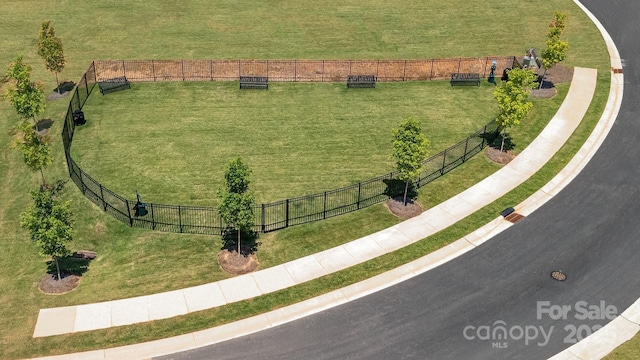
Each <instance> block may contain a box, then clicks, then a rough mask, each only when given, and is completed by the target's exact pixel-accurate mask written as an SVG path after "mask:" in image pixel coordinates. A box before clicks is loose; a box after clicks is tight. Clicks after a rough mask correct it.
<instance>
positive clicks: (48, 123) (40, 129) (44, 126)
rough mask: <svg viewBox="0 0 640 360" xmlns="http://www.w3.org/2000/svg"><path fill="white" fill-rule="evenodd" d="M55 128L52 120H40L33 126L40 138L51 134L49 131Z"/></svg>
mask: <svg viewBox="0 0 640 360" xmlns="http://www.w3.org/2000/svg"><path fill="white" fill-rule="evenodd" d="M52 126H53V120H51V119H40V120H38V122H37V123H36V124H35V125H34V126H33V130H35V132H36V134H38V135H40V136H44V135H46V134H47V133H48V132H49V129H51V127H52Z"/></svg>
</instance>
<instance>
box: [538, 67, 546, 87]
mask: <svg viewBox="0 0 640 360" xmlns="http://www.w3.org/2000/svg"><path fill="white" fill-rule="evenodd" d="M545 76H547V69H544V72H543V73H542V79H540V86H538V90H540V89H542V84H544V77H545Z"/></svg>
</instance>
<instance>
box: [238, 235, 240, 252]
mask: <svg viewBox="0 0 640 360" xmlns="http://www.w3.org/2000/svg"><path fill="white" fill-rule="evenodd" d="M238 255H240V229H238Z"/></svg>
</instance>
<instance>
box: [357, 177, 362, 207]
mask: <svg viewBox="0 0 640 360" xmlns="http://www.w3.org/2000/svg"><path fill="white" fill-rule="evenodd" d="M361 188H362V183H361V182H359V183H358V201H357V202H356V204H357V205H356V208H357V209H358V210H360V190H361Z"/></svg>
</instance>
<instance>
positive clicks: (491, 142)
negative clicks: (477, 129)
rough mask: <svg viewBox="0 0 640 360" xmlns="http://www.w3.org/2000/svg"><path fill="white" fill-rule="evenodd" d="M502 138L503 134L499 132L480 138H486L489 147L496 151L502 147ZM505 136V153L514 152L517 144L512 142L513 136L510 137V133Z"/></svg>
mask: <svg viewBox="0 0 640 360" xmlns="http://www.w3.org/2000/svg"><path fill="white" fill-rule="evenodd" d="M502 136H503V133H502V132H499V131H496V132H493V133H486V134H483V135H480V137H482V138H484V141H485V142H486V143H487V146H490V147H492V148H494V149H500V147H501V146H502ZM504 136H505V138H504V151H509V150H513V149H514V148H515V147H516V143H514V142H513V141H511V136H510V135H509V133H506V134H504Z"/></svg>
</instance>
